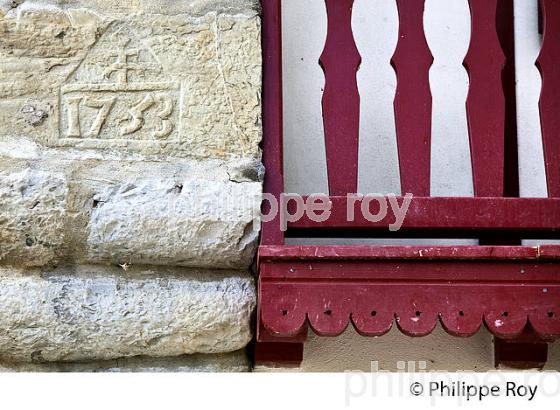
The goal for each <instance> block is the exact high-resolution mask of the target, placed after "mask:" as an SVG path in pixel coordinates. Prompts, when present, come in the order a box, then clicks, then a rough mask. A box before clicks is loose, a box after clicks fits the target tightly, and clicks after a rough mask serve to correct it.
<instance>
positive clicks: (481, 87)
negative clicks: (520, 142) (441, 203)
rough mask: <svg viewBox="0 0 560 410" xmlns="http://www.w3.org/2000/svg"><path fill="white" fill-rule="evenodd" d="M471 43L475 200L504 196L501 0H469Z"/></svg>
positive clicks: (469, 110)
mask: <svg viewBox="0 0 560 410" xmlns="http://www.w3.org/2000/svg"><path fill="white" fill-rule="evenodd" d="M469 6H470V10H471V41H470V45H469V50H468V52H467V55H466V57H465V60H464V62H463V65H464V66H465V68H466V69H467V72H468V73H469V93H468V96H467V121H468V126H469V137H470V144H471V161H472V168H473V185H474V193H475V196H493V197H496V196H498V197H499V196H503V195H504V127H505V99H504V92H503V88H502V70H503V68H504V65H505V56H504V53H503V51H502V48H501V45H500V40H499V38H498V33H497V30H496V10H497V0H469Z"/></svg>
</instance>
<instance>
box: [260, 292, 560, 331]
mask: <svg viewBox="0 0 560 410" xmlns="http://www.w3.org/2000/svg"><path fill="white" fill-rule="evenodd" d="M259 289H260V292H259V293H260V297H261V300H266V301H267V302H266V303H261V305H260V320H261V323H262V325H263V326H264V328H265V329H266V330H267V331H268V332H269V334H271V335H276V336H284V337H290V336H293V335H297V334H299V333H300V332H302V331H303V330H304V329H305V327H306V326H307V325H309V327H310V328H311V329H312V330H313V331H314V332H315V333H316V334H318V335H322V336H337V335H340V334H341V333H343V332H344V331H345V330H346V328H347V327H348V326H349V325H350V323H352V325H353V326H354V327H355V329H356V330H357V331H358V333H360V334H361V335H364V336H381V335H383V334H385V333H387V332H388V331H389V330H390V329H391V328H392V326H393V324H394V323H396V325H397V327H398V328H399V330H400V331H401V332H403V333H404V334H406V335H409V336H425V335H427V334H429V333H431V332H432V330H433V329H434V328H435V326H436V324H437V321H438V320H439V321H440V323H441V324H442V326H443V328H444V329H445V330H446V331H447V332H448V333H449V334H451V335H454V336H461V337H467V336H471V335H473V334H475V333H476V332H478V330H479V329H480V327H481V326H482V325H483V324H484V325H485V326H486V327H487V328H488V329H489V331H490V332H491V333H492V334H494V335H495V336H497V337H500V338H503V339H512V338H515V337H517V336H519V335H520V334H521V333H522V331H523V330H524V329H525V327H526V326H531V328H532V329H534V331H535V332H536V334H537V335H538V336H539V337H541V338H542V339H547V340H553V339H557V338H559V337H560V296H559V295H560V285H559V284H558V283H556V284H550V283H547V284H533V285H518V286H515V285H507V286H504V285H503V284H493V285H488V284H484V285H475V284H469V285H465V284H463V285H458V284H451V285H445V284H418V283H412V284H407V283H398V284H388V283H384V284H370V283H359V282H356V283H352V284H342V283H333V284H327V283H313V284H308V283H262V282H261V284H260V286H259ZM539 300H540V302H538V303H535V301H539Z"/></svg>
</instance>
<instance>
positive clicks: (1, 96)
mask: <svg viewBox="0 0 560 410" xmlns="http://www.w3.org/2000/svg"><path fill="white" fill-rule="evenodd" d="M258 7H259V2H258V1H257V0H157V1H155V0H127V1H117V0H68V1H22V0H13V1H11V0H0V329H2V330H1V331H0V362H1V364H0V365H1V366H2V368H3V369H13V370H26V369H27V370H29V369H37V370H40V369H45V370H80V369H82V370H83V369H86V370H119V369H120V368H121V367H122V369H124V370H129V371H133V370H142V369H146V370H150V369H151V370H188V369H190V370H235V371H238V370H243V369H247V366H248V362H247V360H246V358H245V356H244V353H243V352H237V353H230V352H236V351H239V350H241V349H243V348H244V347H245V346H246V344H247V343H248V342H249V341H250V339H251V337H252V329H251V320H252V313H253V310H254V306H255V283H254V279H253V277H252V275H251V273H250V270H249V268H250V265H251V263H252V259H253V255H254V252H255V249H256V241H257V237H258V208H259V204H260V198H261V189H262V186H261V181H262V174H263V169H262V166H261V163H260V150H259V142H260V139H261V118H260V87H261V77H260V76H261V52H260V18H259V9H258ZM191 354H194V355H195V356H185V355H191ZM132 356H141V357H140V358H136V359H135V358H130V357H132ZM127 357H129V359H123V358H127ZM97 361H103V362H97ZM71 362H80V363H71Z"/></svg>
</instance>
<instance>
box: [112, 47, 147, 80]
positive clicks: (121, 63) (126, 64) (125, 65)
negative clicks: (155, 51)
mask: <svg viewBox="0 0 560 410" xmlns="http://www.w3.org/2000/svg"><path fill="white" fill-rule="evenodd" d="M111 57H115V58H116V61H115V62H114V63H113V64H111V65H110V66H109V67H108V68H106V69H105V71H104V72H103V76H104V77H105V78H107V79H108V78H110V77H111V74H113V73H117V82H118V83H121V84H122V83H127V82H128V72H129V71H142V70H145V68H144V67H142V66H141V65H140V64H138V63H137V62H136V63H133V62H130V61H128V59H129V57H136V59H137V60H138V50H137V49H128V50H127V49H126V48H125V47H122V49H121V50H120V51H119V52H118V53H115V54H111Z"/></svg>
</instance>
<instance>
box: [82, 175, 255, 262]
mask: <svg viewBox="0 0 560 410" xmlns="http://www.w3.org/2000/svg"><path fill="white" fill-rule="evenodd" d="M260 189H261V188H260V184H256V183H243V184H240V183H232V182H230V181H227V182H221V183H216V182H214V183H212V184H209V183H208V180H204V179H189V180H186V181H181V182H180V183H174V184H173V183H170V181H169V180H152V181H145V180H144V181H140V183H138V184H132V183H130V184H121V185H117V186H115V187H111V188H109V189H108V190H106V191H104V192H100V193H99V194H97V195H95V196H94V201H97V202H98V205H97V206H96V207H95V209H93V212H92V214H91V219H90V223H89V236H88V239H87V245H88V250H87V253H88V254H87V257H88V259H89V260H92V261H99V260H109V261H111V260H112V261H115V260H117V261H120V262H121V263H139V264H143V263H150V262H151V263H157V264H169V265H179V266H202V267H212V266H220V267H222V268H236V267H237V268H239V267H243V268H246V267H248V266H249V265H250V263H251V261H252V259H253V255H254V251H255V245H256V240H257V237H258V224H256V221H257V220H256V217H257V215H256V212H257V211H258V205H259V203H260V197H261V195H260V194H261V192H260Z"/></svg>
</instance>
